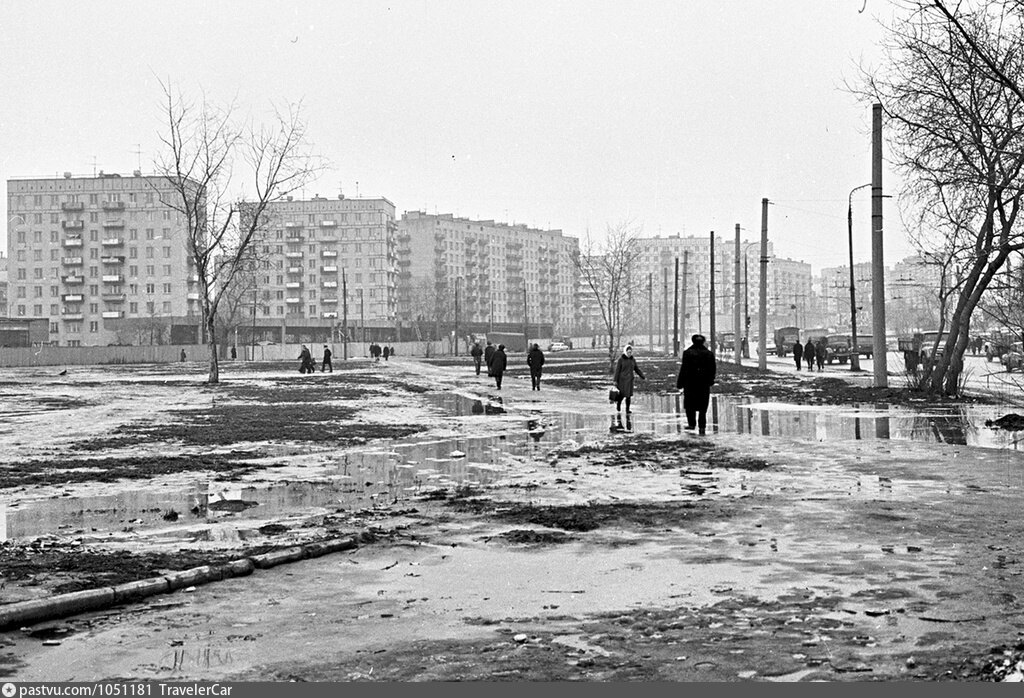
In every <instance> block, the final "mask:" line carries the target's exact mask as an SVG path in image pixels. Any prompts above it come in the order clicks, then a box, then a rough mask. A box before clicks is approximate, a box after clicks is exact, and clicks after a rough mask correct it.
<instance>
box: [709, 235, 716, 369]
mask: <svg viewBox="0 0 1024 698" xmlns="http://www.w3.org/2000/svg"><path fill="white" fill-rule="evenodd" d="M708 298H709V301H710V303H711V330H710V332H709V333H708V334H709V335H710V336H711V351H713V352H714V353H716V354H717V353H718V351H717V350H718V343H717V342H716V341H715V231H714V230H712V231H711V289H710V290H709V291H708Z"/></svg>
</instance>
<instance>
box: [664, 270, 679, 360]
mask: <svg viewBox="0 0 1024 698" xmlns="http://www.w3.org/2000/svg"><path fill="white" fill-rule="evenodd" d="M677 264H678V262H677ZM661 277H662V288H661V291H662V297H663V300H662V303H661V319H662V321H661V331H662V335H661V336H662V337H663V339H664V342H665V343H664V344H663V345H662V346H664V347H665V352H666V353H668V347H669V344H668V267H662V269H661Z"/></svg>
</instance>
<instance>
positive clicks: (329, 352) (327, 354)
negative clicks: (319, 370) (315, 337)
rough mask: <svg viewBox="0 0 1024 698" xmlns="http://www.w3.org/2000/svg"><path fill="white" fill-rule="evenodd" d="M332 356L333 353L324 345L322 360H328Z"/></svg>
mask: <svg viewBox="0 0 1024 698" xmlns="http://www.w3.org/2000/svg"><path fill="white" fill-rule="evenodd" d="M332 356H333V354H332V353H331V350H330V349H328V348H327V347H324V361H330V360H331V357H332Z"/></svg>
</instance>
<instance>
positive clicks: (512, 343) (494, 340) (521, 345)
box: [487, 332, 526, 353]
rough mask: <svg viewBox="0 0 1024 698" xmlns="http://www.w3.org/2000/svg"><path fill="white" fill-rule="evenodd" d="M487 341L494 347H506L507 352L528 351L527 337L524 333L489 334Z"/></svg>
mask: <svg viewBox="0 0 1024 698" xmlns="http://www.w3.org/2000/svg"><path fill="white" fill-rule="evenodd" d="M487 341H489V342H490V343H491V344H493V345H494V346H498V345H499V344H504V345H505V352H506V353H508V352H513V351H523V352H524V351H526V336H525V335H524V334H523V333H522V332H488V333H487Z"/></svg>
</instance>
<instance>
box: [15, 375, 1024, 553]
mask: <svg viewBox="0 0 1024 698" xmlns="http://www.w3.org/2000/svg"><path fill="white" fill-rule="evenodd" d="M424 398H425V399H426V400H427V401H428V403H429V404H431V405H432V406H433V407H435V408H436V409H438V410H439V411H441V412H443V413H444V414H445V415H450V416H451V417H452V418H453V419H454V418H458V419H464V420H473V419H476V418H484V419H491V418H495V419H499V420H501V421H502V423H503V424H506V425H507V429H503V430H502V432H501V433H498V434H489V435H487V436H479V437H453V438H441V439H432V440H423V439H422V437H420V438H419V439H417V438H416V437H410V438H409V439H403V440H396V441H395V442H392V443H391V444H387V445H386V446H383V447H378V448H376V449H371V450H366V451H359V452H353V453H348V454H343V455H341V456H338V457H336V458H335V459H333V462H329V463H328V464H327V465H326V467H325V469H323V470H321V471H320V473H319V475H318V476H317V478H316V480H315V481H309V480H302V481H294V482H292V481H289V482H278V483H272V484H267V485H253V486H251V487H242V488H233V487H231V486H230V485H219V484H217V483H210V482H205V481H204V482H196V483H195V484H194V485H193V486H191V487H188V488H185V489H184V490H177V491H169V492H159V491H146V490H132V491H128V492H122V493H119V494H117V495H108V496H95V497H66V498H56V499H49V500H43V501H38V502H30V503H24V504H21V505H11V506H6V507H5V506H4V505H2V504H0V540H8V539H21V538H31V537H36V536H40V535H44V534H48V533H65V534H66V533H71V532H77V531H81V532H83V533H85V534H89V533H94V532H100V533H104V532H121V531H136V532H143V531H146V530H149V531H151V532H155V531H157V530H158V529H159V530H160V533H159V535H161V536H163V535H172V536H173V535H174V531H175V530H178V531H179V533H178V535H180V536H181V537H182V538H187V537H188V536H192V537H193V539H194V540H209V539H211V538H210V535H212V534H210V535H208V534H204V533H202V532H199V533H197V532H196V531H195V530H194V529H195V528H196V526H197V525H198V526H202V525H204V524H211V523H218V524H225V525H222V526H219V527H218V528H217V531H216V534H215V535H214V537H215V538H216V539H218V540H221V539H226V538H231V537H237V538H244V537H246V536H247V535H255V529H256V528H258V526H259V525H260V521H261V520H265V519H270V518H273V517H277V516H281V515H284V514H302V513H305V512H312V511H315V510H323V509H327V510H328V511H333V510H335V509H338V508H344V509H357V508H364V507H369V506H372V505H374V504H375V503H381V504H383V503H392V502H399V503H400V502H402V501H403V500H405V499H408V498H410V497H412V496H415V495H418V494H420V493H422V492H423V491H424V490H425V489H434V488H439V487H453V486H457V485H461V484H479V485H487V484H490V483H492V482H494V481H496V480H497V479H499V478H501V477H503V476H504V474H505V473H507V472H508V471H509V470H510V469H512V468H515V467H518V466H520V465H521V463H522V462H523V460H526V461H527V462H530V461H531V460H535V461H538V462H539V461H543V460H545V456H546V454H547V452H548V450H549V449H550V448H552V447H553V446H554V445H556V444H558V443H560V442H562V441H565V440H568V439H573V440H576V441H579V442H582V441H585V440H592V439H599V438H608V436H609V432H611V433H612V434H615V433H623V432H625V433H628V432H634V433H639V432H642V433H646V434H652V435H671V434H683V433H685V432H684V430H683V426H684V424H685V417H684V416H683V414H682V412H683V411H682V397H681V396H679V395H639V396H637V398H636V400H635V402H634V405H635V411H634V413H633V414H632V415H621V414H616V413H615V412H614V410H612V409H611V407H610V406H608V407H606V408H605V409H599V410H591V411H589V412H583V413H581V412H562V413H545V414H541V413H539V412H532V413H525V414H524V413H520V412H507V411H506V409H505V405H504V404H503V403H502V401H501V398H495V397H491V398H485V399H476V398H474V397H471V396H465V395H459V394H456V393H445V394H428V395H425V396H424ZM1000 413H1001V411H1000V409H999V408H998V407H995V406H984V407H978V406H956V407H950V408H932V409H928V410H920V411H913V410H909V409H906V408H897V407H890V406H886V405H857V406H801V405H793V404H785V403H772V402H755V401H752V400H749V399H737V398H733V397H729V396H720V395H716V396H713V397H712V401H711V407H710V409H709V415H708V418H709V419H708V421H709V427H711V429H712V430H713V431H716V432H727V433H739V434H749V435H753V436H762V437H769V438H770V437H778V436H782V437H791V438H798V439H808V440H813V441H824V440H828V441H830V442H832V441H837V440H844V439H845V440H850V439H853V440H864V439H898V440H910V441H925V442H931V443H949V444H964V445H969V446H982V447H987V448H999V449H1014V450H1016V449H1018V448H1019V445H1020V438H1024V437H1020V438H1019V437H1018V435H1017V433H1015V432H1006V431H1002V430H998V429H991V428H988V427H985V426H983V424H984V421H985V420H986V419H992V418H994V417H997V416H999V414H1000ZM309 452H310V449H309V448H306V447H302V446H299V445H282V446H281V454H280V455H285V454H308V453H309ZM171 511H173V512H176V514H177V518H176V519H173V520H169V519H168V518H167V516H168V513H169V512H171ZM172 518H173V517H172ZM168 532H170V533H168ZM196 536H198V537H196Z"/></svg>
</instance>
